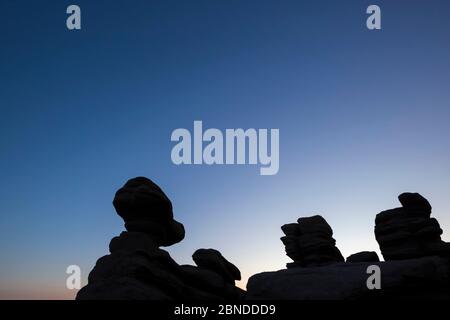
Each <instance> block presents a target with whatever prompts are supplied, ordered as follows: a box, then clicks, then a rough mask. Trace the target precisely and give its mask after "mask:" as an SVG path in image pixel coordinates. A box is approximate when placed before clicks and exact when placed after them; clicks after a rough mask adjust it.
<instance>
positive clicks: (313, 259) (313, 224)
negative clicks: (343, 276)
mask: <svg viewBox="0 0 450 320" xmlns="http://www.w3.org/2000/svg"><path fill="white" fill-rule="evenodd" d="M281 230H282V231H283V232H284V234H285V235H286V236H285V237H281V238H280V239H281V241H282V242H283V244H284V246H285V251H286V255H287V256H288V257H289V258H291V259H292V260H294V262H293V263H288V264H287V267H288V268H295V267H308V266H321V265H326V264H330V263H336V262H343V261H344V257H343V256H342V254H341V252H340V251H339V249H338V248H337V247H336V240H334V239H333V237H332V236H333V230H332V229H331V227H330V225H329V224H328V223H327V222H326V220H325V219H324V218H323V217H321V216H312V217H304V218H300V219H298V220H297V223H290V224H285V225H283V226H282V227H281Z"/></svg>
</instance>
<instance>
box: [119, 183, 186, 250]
mask: <svg viewBox="0 0 450 320" xmlns="http://www.w3.org/2000/svg"><path fill="white" fill-rule="evenodd" d="M113 205H114V207H115V209H116V211H117V214H118V215H119V216H120V217H122V219H124V220H125V228H126V229H127V230H128V231H133V232H144V233H147V234H149V235H151V236H152V237H153V238H154V240H155V241H156V242H157V243H158V245H160V246H170V245H172V244H175V243H177V242H180V241H181V240H183V239H184V233H185V232H184V227H183V225H182V224H181V223H179V222H177V221H176V220H174V219H173V212H172V203H171V201H170V200H169V198H167V196H166V195H165V194H164V192H163V191H162V190H161V188H160V187H158V186H157V185H156V184H155V183H154V182H153V181H151V180H150V179H147V178H144V177H138V178H134V179H130V180H128V181H127V183H125V185H124V186H123V187H122V188H120V189H119V190H118V191H117V193H116V196H115V197H114V200H113Z"/></svg>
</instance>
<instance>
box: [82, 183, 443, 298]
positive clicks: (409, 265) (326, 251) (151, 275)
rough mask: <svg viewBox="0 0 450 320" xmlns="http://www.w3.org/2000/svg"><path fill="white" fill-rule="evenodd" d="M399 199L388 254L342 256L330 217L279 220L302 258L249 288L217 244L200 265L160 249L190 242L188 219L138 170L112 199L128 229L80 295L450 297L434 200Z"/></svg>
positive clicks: (198, 258)
mask: <svg viewBox="0 0 450 320" xmlns="http://www.w3.org/2000/svg"><path fill="white" fill-rule="evenodd" d="M399 200H400V203H401V204H402V207H401V208H396V209H391V210H387V211H383V212H381V213H380V214H378V215H377V216H376V221H375V236H376V239H377V241H378V243H379V245H380V249H381V252H382V254H383V256H384V258H385V260H387V261H385V262H380V261H379V258H378V255H377V254H376V253H375V252H369V251H363V252H358V253H355V254H352V255H350V256H349V257H348V258H347V262H344V258H343V256H342V254H341V252H340V251H339V249H338V248H337V247H336V241H335V240H334V239H333V230H332V229H331V227H330V225H329V224H328V223H327V222H326V221H325V219H324V218H323V217H321V216H312V217H305V218H299V219H298V220H297V223H290V224H285V225H283V226H282V227H281V229H282V231H283V233H284V234H285V236H284V237H282V238H281V240H282V242H283V243H284V245H285V250H286V254H287V255H288V256H289V257H290V258H291V259H292V260H293V261H294V262H292V263H288V264H287V268H288V269H284V270H279V271H275V272H263V273H260V274H256V275H253V276H252V277H251V278H250V279H249V281H248V284H247V289H248V290H247V292H245V291H243V290H241V289H239V288H237V287H236V286H235V281H236V280H240V279H241V273H240V271H239V269H238V268H237V267H236V266H235V265H234V264H232V263H231V262H229V261H228V260H227V259H225V258H224V257H223V256H222V254H221V253H220V252H219V251H217V250H215V249H198V250H197V251H195V252H194V254H193V255H192V259H193V261H194V262H195V264H196V266H193V265H179V264H178V263H177V262H176V261H175V260H174V259H172V257H171V256H170V254H169V253H168V252H167V251H165V250H162V249H161V248H160V247H163V246H170V245H172V244H175V243H177V242H180V241H181V240H183V238H184V235H185V231H184V227H183V225H182V224H181V223H179V222H177V221H176V220H175V219H174V216H173V208H172V203H171V202H170V200H169V198H168V197H167V196H166V195H165V194H164V192H163V191H162V190H161V188H159V187H158V186H157V185H156V184H155V183H154V182H152V181H151V180H149V179H147V178H143V177H138V178H134V179H131V180H129V181H128V182H127V183H126V184H125V185H124V186H123V187H122V188H120V189H119V190H118V191H117V193H116V195H115V198H114V201H113V205H114V207H115V209H116V211H117V213H118V214H119V216H120V217H122V218H123V219H124V221H125V228H126V230H127V231H124V232H122V233H121V234H120V235H119V236H117V237H114V238H113V239H112V240H111V242H110V245H109V251H110V254H108V255H106V256H104V257H102V258H100V259H99V260H98V261H97V263H96V265H95V267H94V269H93V270H92V271H91V273H90V274H89V279H88V281H89V282H88V285H87V286H85V287H84V288H82V289H81V290H80V291H79V292H78V295H77V299H79V300H98V299H119V300H120V299H126V300H132V299H136V300H138V299H151V300H231V301H237V300H245V299H247V300H252V299H289V300H295V299H306V300H318V299H320V300H323V299H369V298H370V299H396V298H397V299H423V298H427V299H430V298H436V299H450V244H449V243H445V242H443V241H442V240H441V237H440V236H441V234H442V229H441V228H440V226H439V223H438V222H437V220H436V219H434V218H431V217H430V215H431V209H432V208H431V205H430V203H429V202H428V201H427V200H426V199H425V198H424V197H422V196H421V195H419V194H417V193H403V194H401V195H400V196H399ZM369 267H370V268H369ZM373 268H376V269H378V270H379V272H380V277H381V279H382V280H381V284H382V286H381V289H379V290H371V289H370V288H369V286H368V277H369V275H370V274H369V273H370V272H368V271H369V270H375V269H373Z"/></svg>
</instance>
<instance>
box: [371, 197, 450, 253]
mask: <svg viewBox="0 0 450 320" xmlns="http://www.w3.org/2000/svg"><path fill="white" fill-rule="evenodd" d="M398 198H399V201H400V203H401V204H402V206H403V207H400V208H395V209H390V210H386V211H383V212H381V213H379V214H378V215H377V217H376V219H375V237H376V239H377V241H378V244H379V245H380V249H381V252H382V254H383V257H384V259H385V260H398V259H411V258H418V257H424V256H432V255H439V256H450V251H449V250H448V245H447V244H446V243H445V242H443V241H442V240H441V234H442V229H441V227H440V226H439V223H438V221H437V220H436V219H434V218H430V214H431V205H430V203H429V202H428V201H427V200H426V199H425V198H424V197H422V196H421V195H420V194H418V193H403V194H401V195H400V196H399V197H398Z"/></svg>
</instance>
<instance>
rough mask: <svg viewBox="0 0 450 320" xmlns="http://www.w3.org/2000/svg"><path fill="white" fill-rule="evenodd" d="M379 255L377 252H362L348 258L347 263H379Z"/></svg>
mask: <svg viewBox="0 0 450 320" xmlns="http://www.w3.org/2000/svg"><path fill="white" fill-rule="evenodd" d="M379 261H380V258H378V254H377V253H376V252H375V251H361V252H358V253H354V254H352V255H350V256H348V257H347V260H346V262H350V263H355V262H379Z"/></svg>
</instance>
